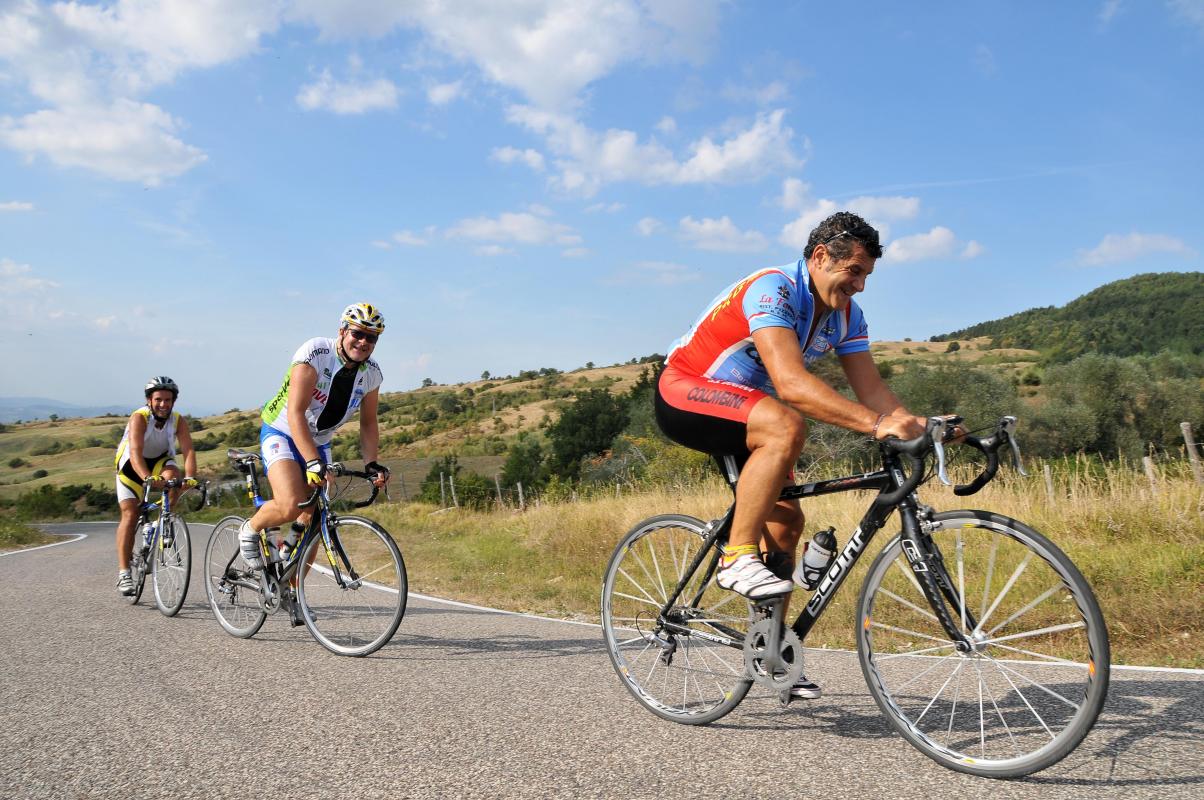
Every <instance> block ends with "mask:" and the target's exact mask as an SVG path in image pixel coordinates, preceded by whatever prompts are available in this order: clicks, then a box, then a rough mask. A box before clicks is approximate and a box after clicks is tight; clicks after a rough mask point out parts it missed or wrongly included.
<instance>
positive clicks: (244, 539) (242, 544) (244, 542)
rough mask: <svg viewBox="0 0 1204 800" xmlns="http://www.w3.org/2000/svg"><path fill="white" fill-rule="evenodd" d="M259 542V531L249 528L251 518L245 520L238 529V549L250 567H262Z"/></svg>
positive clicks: (261, 549) (261, 548) (261, 547)
mask: <svg viewBox="0 0 1204 800" xmlns="http://www.w3.org/2000/svg"><path fill="white" fill-rule="evenodd" d="M260 542H261V540H260V537H259V532H258V531H256V530H253V529H252V528H251V520H249V519H248V520H245V521H244V522H243V524H242V527H241V528H239V529H238V549H239V550H241V551H242V560H243V561H245V562H247V566H248V567H250V568H251V569H263V545H262V544H261V543H260Z"/></svg>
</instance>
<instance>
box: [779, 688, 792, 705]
mask: <svg viewBox="0 0 1204 800" xmlns="http://www.w3.org/2000/svg"><path fill="white" fill-rule="evenodd" d="M793 700H794V695H792V694H791V693H790V690H789V689H782V690H781V691H780V692H778V703H779V704H780V705H781V706H782V708H783V709H785V708H787V707H789V706H790V703H791V701H793Z"/></svg>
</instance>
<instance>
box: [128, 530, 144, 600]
mask: <svg viewBox="0 0 1204 800" xmlns="http://www.w3.org/2000/svg"><path fill="white" fill-rule="evenodd" d="M142 542H143V539H142V526H141V525H139V526H138V529H137V532H136V534H135V547H134V552H133V554H132V555H131V556H130V580H132V581H133V582H134V592H133V594H129V595H126V598H125V600H126V602H127V603H129V604H130V605H132V606H136V605H138V601H139V600H140V599H142V590H143V588H144V587H145V586H146V571H147V568H148V567H147V563H146V558H145V557H143V555H142V548H143V547H144V545H143V544H142Z"/></svg>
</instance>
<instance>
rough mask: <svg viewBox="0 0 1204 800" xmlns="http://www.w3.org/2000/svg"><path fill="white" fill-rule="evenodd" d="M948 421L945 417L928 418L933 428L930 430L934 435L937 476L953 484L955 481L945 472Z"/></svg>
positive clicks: (933, 446) (933, 444) (947, 484)
mask: <svg viewBox="0 0 1204 800" xmlns="http://www.w3.org/2000/svg"><path fill="white" fill-rule="evenodd" d="M948 422H949V420H947V419H946V418H945V417H929V418H928V424H929V425H930V426H931V428H932V429H931V430H930V431H929V434H930V435H931V436H932V449H933V450H934V451H935V452H936V465H937V469H936V474H937V477H939V478H940V479H941V483H943V484H945V485H946V486H952V485H953V481H951V480H949V474H948V473H947V472H945V426H946V425H947V424H948Z"/></svg>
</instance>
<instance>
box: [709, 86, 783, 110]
mask: <svg viewBox="0 0 1204 800" xmlns="http://www.w3.org/2000/svg"><path fill="white" fill-rule="evenodd" d="M720 94H721V95H722V96H723V97H724V98H725V99H727V100H731V101H733V102H737V103H753V104H755V105H758V106H769V105H774V104H780V103H782V102H784V101H785V100H786V99H787V98H788V97H789V95H790V90H789V88H788V87H787V86H786V84H785V83H784V82H783V81H771V82H770V83H767V84H765V85H764V86H740V85H737V84H734V83H729V84H727V85H725V86H724V87H723V89H722V91H721V92H720Z"/></svg>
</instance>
